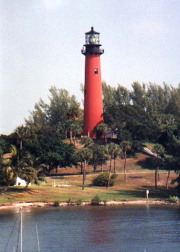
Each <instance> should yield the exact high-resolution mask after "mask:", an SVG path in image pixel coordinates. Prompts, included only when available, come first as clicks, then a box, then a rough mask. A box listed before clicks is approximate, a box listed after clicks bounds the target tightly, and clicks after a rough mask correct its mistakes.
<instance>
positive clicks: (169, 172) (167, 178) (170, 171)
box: [166, 169, 171, 190]
mask: <svg viewBox="0 0 180 252" xmlns="http://www.w3.org/2000/svg"><path fill="white" fill-rule="evenodd" d="M170 172H171V170H170V169H169V171H168V176H167V180H166V189H167V190H168V182H169V177H170Z"/></svg>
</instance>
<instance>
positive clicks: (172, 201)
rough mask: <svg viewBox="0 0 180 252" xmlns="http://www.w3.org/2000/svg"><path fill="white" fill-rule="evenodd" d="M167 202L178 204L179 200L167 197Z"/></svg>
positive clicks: (174, 197)
mask: <svg viewBox="0 0 180 252" xmlns="http://www.w3.org/2000/svg"><path fill="white" fill-rule="evenodd" d="M169 202H170V203H178V202H179V198H178V197H177V196H169Z"/></svg>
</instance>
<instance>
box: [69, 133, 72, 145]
mask: <svg viewBox="0 0 180 252" xmlns="http://www.w3.org/2000/svg"><path fill="white" fill-rule="evenodd" d="M69 135H70V143H72V142H73V140H72V130H70V132H69Z"/></svg>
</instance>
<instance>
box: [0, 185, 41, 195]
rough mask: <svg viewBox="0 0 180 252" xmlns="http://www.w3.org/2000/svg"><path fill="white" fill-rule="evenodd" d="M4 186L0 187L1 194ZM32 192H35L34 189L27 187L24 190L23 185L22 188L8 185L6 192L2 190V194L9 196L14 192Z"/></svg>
mask: <svg viewBox="0 0 180 252" xmlns="http://www.w3.org/2000/svg"><path fill="white" fill-rule="evenodd" d="M3 189H4V188H1V189H0V194H2V191H3ZM34 192H36V190H34V189H31V188H27V189H26V190H25V189H24V187H22V188H16V187H10V188H8V190H7V191H6V192H4V193H3V194H4V195H7V196H10V195H12V196H13V195H14V194H19V193H28V194H33V193H34Z"/></svg>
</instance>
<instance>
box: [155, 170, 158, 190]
mask: <svg viewBox="0 0 180 252" xmlns="http://www.w3.org/2000/svg"><path fill="white" fill-rule="evenodd" d="M157 181H158V167H156V170H155V189H157Z"/></svg>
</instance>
